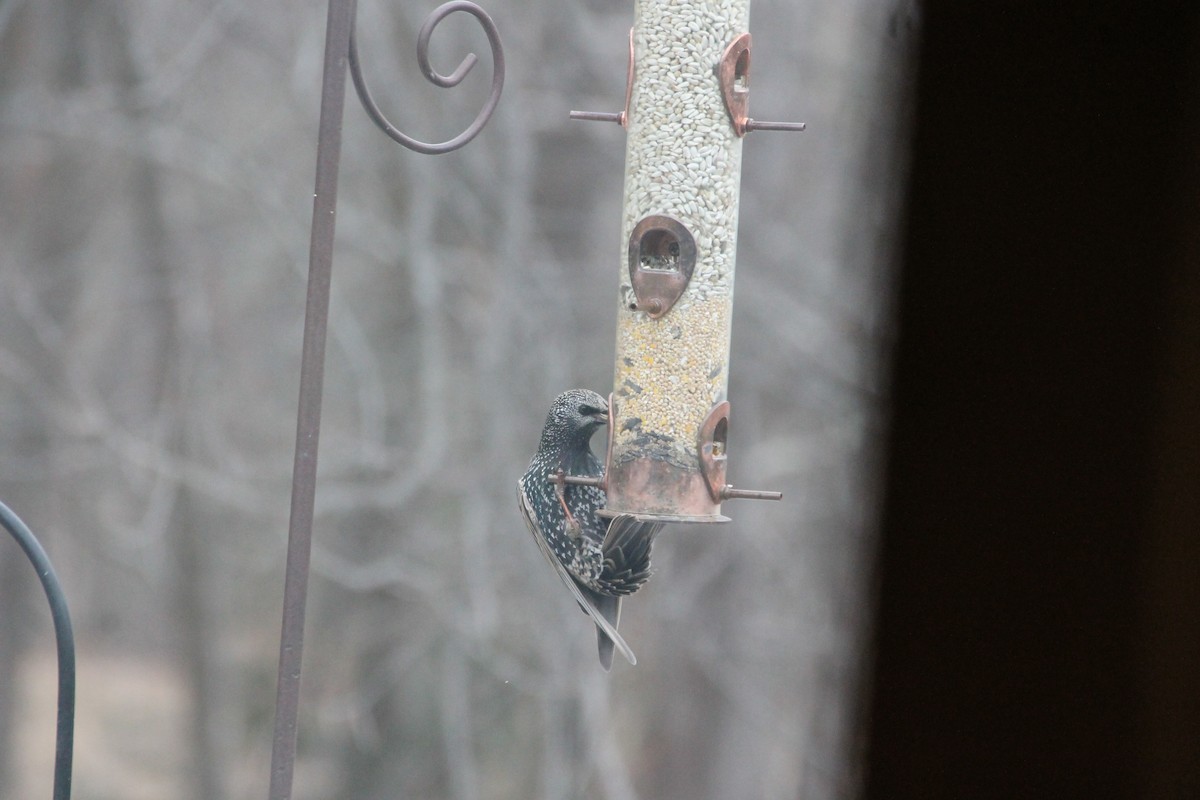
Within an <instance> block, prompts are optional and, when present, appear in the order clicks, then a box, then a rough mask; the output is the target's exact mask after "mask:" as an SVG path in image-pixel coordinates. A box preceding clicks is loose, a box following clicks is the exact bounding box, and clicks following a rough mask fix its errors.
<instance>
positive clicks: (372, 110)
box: [350, 0, 504, 155]
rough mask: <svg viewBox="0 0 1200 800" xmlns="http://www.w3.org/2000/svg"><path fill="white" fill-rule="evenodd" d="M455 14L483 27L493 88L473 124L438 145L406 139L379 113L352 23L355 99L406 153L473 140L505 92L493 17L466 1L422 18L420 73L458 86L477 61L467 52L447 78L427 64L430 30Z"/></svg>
mask: <svg viewBox="0 0 1200 800" xmlns="http://www.w3.org/2000/svg"><path fill="white" fill-rule="evenodd" d="M455 11H465V12H466V13H468V14H470V15H471V16H473V17H475V19H477V20H479V24H480V25H481V26H482V27H483V30H484V33H486V34H487V37H488V45H489V46H490V47H491V49H492V89H491V92H490V93H489V94H488V98H487V102H485V103H484V104H483V108H481V109H480V110H479V114H478V115H476V117H475V120H474V122H472V123H471V125H470V126H469V127H468V128H467V129H466V130H465V131H463V132H462V133H460V134H459V135H458V136H455V137H454V138H453V139H449V140H447V141H445V142H442V143H440V144H427V143H425V142H421V141H418V140H416V139H414V138H412V137H411V136H408V135H407V134H405V133H403V132H401V131H400V130H399V129H398V128H397V127H396V126H395V125H393V124H392V123H391V122H390V121H388V118H387V117H385V116H384V115H383V112H382V111H380V110H379V106H378V105H377V104H376V103H375V99H374V98H373V97H372V96H371V91H370V90H369V89H368V88H367V81H366V78H364V77H363V74H362V66H361V64H360V63H359V59H358V37H357V36H356V35H355V30H356V29H357V27H358V26H357V24H355V23H353V22H352V23H351V28H350V77H351V78H352V79H353V80H354V88H355V90H356V91H357V92H358V99H359V100H361V101H362V104H363V108H365V109H366V111H367V115H368V116H369V117H370V118H371V120H372V121H373V122H374V123H375V124H376V125H378V126H379V129H380V130H382V131H383V132H384V133H386V134H387V135H388V136H390V137H391V138H392V139H394V140H395V141H397V142H399V143H400V144H402V145H404V146H405V147H407V148H408V149H409V150H415V151H417V152H418V153H424V154H425V155H439V154H441V153H449V152H450V151H452V150H457V149H458V148H460V147H462V146H463V145H465V144H466V143H467V142H469V141H471V140H472V139H474V138H475V136H476V135H477V134H478V133H479V132H480V131H481V130H483V126H484V125H486V124H487V122H488V120H489V119H491V116H492V112H493V111H495V110H496V104H497V103H499V102H500V92H501V91H502V90H503V89H504V48H503V47H502V46H501V44H500V32H499V31H497V30H496V23H494V22H492V18H491V17H489V16H488V14H487V12H486V11H484V10H483V9H482V8H480V7H479V6H477V5H475V4H474V3H471V2H467V0H455V2H451V3H445V4H443V5H441V6H438V7H437V8H436V9H434V11H433V12H432V13H431V14H430V15H429V16H428V17H426V18H425V22H424V24H423V25H421V30H420V32H419V33H418V34H417V63H418V64H420V65H421V72H422V73H424V75H425V77H426V78H428V79H429V82H430V83H433V84H434V85H436V86H440V87H442V88H443V89H449V88H452V87H455V86H457V85H458V84H459V83H461V82H462V79H463V78H465V77H466V76H467V73H469V72H470V71H471V68H472V67H474V66H475V64H476V62H478V61H479V59H478V58H477V57H476V56H475V54H474V53H468V54H467V55H466V57H465V58H463V60H462V61H461V62H459V65H458V67H457V68H456V69H455V70H454V72H451V73H450V74H449V75H442V74H441V73H439V72H438V71H437V70H435V69H434V68H433V65H432V64H430V63H429V39H430V37H431V36H433V30H434V28H436V27H437V26H438V23H439V22H441V21H442V20H443V19H445V18H446V17H448V16H450V15H451V14H453V13H454V12H455Z"/></svg>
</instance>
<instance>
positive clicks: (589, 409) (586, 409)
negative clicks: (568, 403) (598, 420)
mask: <svg viewBox="0 0 1200 800" xmlns="http://www.w3.org/2000/svg"><path fill="white" fill-rule="evenodd" d="M579 413H580V414H581V415H583V416H585V417H594V416H596V415H597V414H603V413H604V409H602V408H596V407H595V406H589V405H587V404H584V405H581V406H580V407H579Z"/></svg>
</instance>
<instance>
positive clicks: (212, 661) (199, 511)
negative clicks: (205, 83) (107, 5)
mask: <svg viewBox="0 0 1200 800" xmlns="http://www.w3.org/2000/svg"><path fill="white" fill-rule="evenodd" d="M131 13H133V12H132V11H131V10H130V9H129V7H128V6H127V5H126V4H122V5H121V7H120V9H119V13H118V14H117V15H114V16H113V17H112V18H110V19H109V22H110V24H109V25H108V26H107V27H108V28H109V33H110V35H111V36H112V40H113V41H112V44H111V52H112V53H113V56H114V59H115V61H116V70H117V73H118V83H119V86H120V91H121V102H122V105H123V106H124V111H125V114H126V115H127V116H128V119H129V120H130V121H131V122H132V123H133V129H134V131H135V132H136V134H137V136H138V137H139V140H140V147H139V148H138V149H139V150H140V151H141V153H142V154H143V155H142V157H135V158H133V159H132V160H131V161H130V169H131V174H130V176H129V183H130V187H131V198H132V201H133V208H132V213H133V218H134V225H135V229H134V236H135V241H136V246H135V247H134V249H133V252H135V253H137V254H138V257H139V260H140V263H138V264H136V265H134V268H135V270H136V271H137V273H140V274H141V275H142V276H144V279H143V280H142V281H139V283H140V284H141V285H142V287H143V291H147V292H148V293H149V295H150V296H151V297H152V298H154V299H156V301H157V302H154V303H152V304H151V305H150V307H149V311H150V314H152V315H153V316H152V317H151V318H150V319H147V320H146V323H147V324H148V325H149V326H150V328H151V330H153V331H157V334H158V335H157V358H156V359H155V360H154V361H153V362H152V367H153V370H154V374H155V375H156V376H157V377H156V378H155V383H157V386H158V391H157V401H158V402H157V405H158V408H157V412H158V416H159V423H160V424H161V425H162V426H164V428H165V432H164V434H163V436H162V443H163V446H164V447H165V449H166V452H167V455H168V457H175V458H177V459H179V460H181V461H185V462H186V461H188V460H190V457H191V456H192V455H193V454H192V452H191V451H192V446H191V435H190V425H191V417H192V414H194V413H196V412H197V409H198V406H196V405H194V404H190V403H188V400H189V398H192V397H194V396H195V395H194V388H195V387H193V386H192V371H193V367H194V365H195V363H196V357H195V353H196V352H198V351H199V350H200V349H201V348H202V347H203V333H204V331H202V330H197V327H199V326H197V325H195V324H194V323H192V322H191V321H192V320H194V319H195V318H196V317H197V312H196V311H195V310H194V309H193V308H189V303H192V304H202V303H203V297H202V296H199V295H197V294H196V293H194V292H190V291H188V289H189V288H190V287H189V286H188V284H187V281H186V274H185V271H186V269H187V263H186V261H185V259H183V258H182V257H180V256H179V255H178V253H176V252H175V251H174V247H173V244H172V235H171V231H170V225H169V223H168V221H167V219H166V216H165V214H164V212H163V194H164V193H163V188H162V185H161V182H160V178H159V173H158V167H157V165H156V163H155V162H154V161H152V160H151V159H150V157H149V153H150V151H151V142H150V128H149V124H148V122H147V119H146V111H145V109H144V108H142V104H141V102H140V99H139V96H138V89H139V88H140V87H141V86H143V85H145V83H146V81H147V80H148V78H149V77H150V76H149V75H147V74H146V73H145V71H144V70H143V69H142V68H141V66H140V65H139V63H138V61H137V58H136V56H135V55H134V53H135V47H134V43H133V41H132V37H133V26H132V25H131V24H130V17H129V15H130V14H131ZM203 516H204V505H203V502H202V500H201V499H200V498H198V497H197V496H196V493H195V491H194V489H193V488H192V487H191V485H190V484H189V482H188V481H187V480H177V481H176V483H175V487H174V502H173V504H172V507H171V514H170V516H169V522H168V524H167V538H166V546H167V571H166V575H167V587H168V588H167V590H168V592H169V594H170V598H171V608H172V610H173V612H174V616H175V619H176V623H177V624H176V625H175V626H174V630H175V633H176V636H177V637H178V650H177V652H178V653H179V654H180V658H179V663H180V666H181V667H182V668H183V670H184V673H185V675H186V684H187V691H188V699H189V701H190V703H189V715H190V716H189V718H188V720H187V722H186V725H185V731H186V741H187V747H186V753H187V760H186V763H187V765H188V776H187V782H188V793H189V794H190V796H191V797H192V798H193V800H223V798H224V797H226V791H225V786H224V780H223V775H224V772H225V769H224V764H223V759H222V750H221V747H220V744H219V739H218V735H219V734H218V719H219V717H220V709H221V705H222V700H221V696H220V692H219V691H218V686H219V679H218V675H217V661H218V658H217V656H218V653H219V639H220V634H219V630H218V628H217V625H218V623H217V620H216V619H214V615H213V613H212V610H211V606H212V603H213V601H214V599H215V586H214V585H213V579H212V568H213V567H212V556H211V552H212V549H213V548H214V547H215V546H216V543H217V542H218V541H219V531H217V530H215V529H212V528H210V529H208V530H205V528H204V525H203V524H202V522H201V520H202V519H203Z"/></svg>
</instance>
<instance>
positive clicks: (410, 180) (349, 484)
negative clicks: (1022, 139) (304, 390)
mask: <svg viewBox="0 0 1200 800" xmlns="http://www.w3.org/2000/svg"><path fill="white" fill-rule="evenodd" d="M435 5H436V3H434V2H430V3H428V4H426V3H380V2H367V1H366V0H364V1H363V2H362V3H360V7H359V31H360V43H361V47H362V51H363V60H364V64H365V69H366V71H367V74H368V79H369V80H370V81H371V82H372V84H373V87H374V90H375V92H376V95H377V98H378V99H379V101H380V103H381V105H383V106H384V108H385V110H386V111H387V112H388V113H389V115H390V116H391V117H392V119H393V120H394V121H396V122H397V124H398V125H399V126H400V127H402V128H403V129H404V130H405V131H406V132H408V133H410V134H412V135H415V136H418V137H419V138H424V139H426V140H440V139H444V138H449V137H450V136H452V135H454V134H455V133H457V132H458V131H459V130H461V129H462V128H463V127H465V125H466V124H467V123H468V122H469V120H470V119H471V118H473V116H474V114H475V113H476V110H477V108H478V106H479V104H480V102H482V98H483V96H484V95H485V93H486V87H487V85H488V82H489V81H490V75H489V66H488V64H489V58H488V55H487V53H488V50H487V43H486V39H485V38H484V36H483V34H482V32H481V31H480V30H479V28H478V26H477V25H476V24H475V23H474V21H473V20H471V19H470V18H469V17H467V16H465V15H455V16H453V17H451V18H450V19H448V20H447V21H446V22H444V23H443V24H442V26H440V27H439V29H438V31H437V34H436V35H435V37H434V41H433V59H434V63H435V65H437V66H438V67H439V68H440V69H441V70H442V71H443V72H446V71H449V70H450V69H451V68H453V66H454V65H456V64H457V63H458V61H459V59H460V58H461V57H462V55H463V54H464V53H465V52H466V51H467V50H468V49H470V50H473V51H474V52H476V53H478V54H479V55H480V57H481V64H480V65H479V67H477V68H476V73H475V74H473V75H472V76H471V78H470V79H469V80H468V81H467V82H466V83H465V84H464V86H463V87H460V88H459V89H457V90H451V91H446V90H438V89H436V88H433V87H431V86H429V85H428V84H426V83H425V82H424V80H423V79H422V78H421V76H420V73H419V70H418V69H417V67H416V64H415V56H414V50H415V38H416V31H417V28H418V27H419V26H420V24H421V21H422V20H423V18H424V17H425V15H426V14H427V13H428V12H429V11H431V10H432V9H433V7H434V6H435ZM485 8H486V9H487V10H488V11H489V12H490V13H491V14H492V16H493V17H494V19H495V20H496V22H497V25H498V26H499V28H500V32H501V36H502V37H503V40H504V44H505V52H506V55H507V61H508V81H507V84H506V86H505V90H504V96H503V98H502V100H501V103H500V106H499V109H498V112H497V114H496V116H495V117H494V118H493V120H492V121H491V123H490V124H489V126H488V127H487V128H486V129H485V130H484V132H483V134H482V135H481V136H480V137H479V138H478V139H477V140H476V141H475V142H473V143H472V144H471V145H469V146H468V147H467V148H466V149H465V150H462V151H460V152H458V153H455V154H452V155H448V156H441V157H427V156H419V155H415V154H413V153H410V152H408V151H406V150H403V149H401V148H399V147H398V146H396V145H394V144H393V143H391V142H390V141H389V140H387V139H386V138H385V137H384V136H383V135H382V134H381V133H379V131H377V130H376V129H375V128H374V127H373V126H372V125H371V124H370V122H369V121H368V120H367V118H366V116H365V115H364V114H363V113H362V112H361V109H360V108H359V106H358V103H357V99H356V98H354V97H353V95H352V93H351V94H350V95H349V96H348V97H347V108H346V121H345V139H344V144H343V156H342V172H341V181H340V193H341V194H340V204H339V211H338V216H339V219H338V231H337V232H338V246H337V250H336V254H335V262H334V275H333V278H334V282H333V290H334V293H333V305H332V318H331V322H330V339H329V349H328V356H327V367H326V389H325V404H324V431H323V434H322V443H321V444H322V446H321V456H320V485H319V487H318V492H317V527H316V531H315V551H314V561H313V569H314V579H313V585H312V594H311V596H310V602H309V615H308V628H307V630H308V635H307V640H306V649H305V659H306V662H305V663H306V666H305V670H306V671H305V675H304V682H303V691H304V695H303V704H302V718H301V735H300V759H301V760H300V764H299V768H298V772H297V779H296V796H297V798H327V797H344V798H357V799H361V800H374V799H376V798H378V799H380V800H382V798H394V797H407V798H454V800H474V799H475V798H531V797H540V798H582V797H587V798H608V799H609V800H630V798H636V797H646V798H651V797H653V798H663V799H664V800H671V799H672V798H733V797H746V798H766V799H767V800H771V799H772V798H795V797H799V796H802V797H805V798H824V797H843V796H848V795H851V794H853V793H854V792H855V791H856V790H857V788H858V786H859V783H860V781H861V777H860V774H859V761H858V758H857V756H858V754H859V750H860V749H861V728H862V725H861V715H862V712H863V708H864V702H865V698H864V687H865V686H867V685H868V684H867V683H866V681H865V676H864V670H863V665H864V661H865V658H866V652H865V647H866V644H867V642H868V639H869V635H868V627H867V623H868V622H869V616H870V595H871V578H872V570H871V566H872V555H873V550H874V548H873V546H874V542H875V534H874V531H875V527H876V517H877V507H878V491H877V486H878V473H879V469H880V445H881V442H882V435H883V432H884V427H885V405H884V403H885V399H886V398H885V397H884V396H883V394H884V389H885V387H886V386H887V375H886V370H887V364H886V356H887V354H888V351H889V342H890V341H891V323H890V307H889V300H888V297H889V293H890V288H891V279H892V271H893V270H892V266H893V262H894V251H895V241H896V231H897V225H896V220H897V213H898V208H899V203H900V200H901V197H902V188H903V178H904V172H905V163H906V148H905V140H906V134H905V131H906V127H907V124H906V118H907V113H906V110H905V109H906V98H907V96H908V94H909V91H908V84H909V80H908V79H909V76H910V75H911V66H912V64H911V62H912V58H911V56H912V53H913V44H914V41H915V37H916V20H915V18H914V15H913V13H912V12H911V9H910V8H909V3H907V2H886V3H873V2H868V0H845V1H839V2H826V3H817V2H813V1H812V0H793V1H792V2H786V3H784V2H769V1H768V0H757V2H756V3H755V4H754V6H753V8H752V14H751V31H752V32H753V35H754V45H755V47H754V64H753V74H754V84H753V86H754V92H753V95H752V105H751V113H752V115H753V116H755V117H756V118H761V119H779V120H804V121H806V122H808V123H809V129H808V131H807V132H805V133H803V134H784V133H769V132H761V133H754V134H752V135H750V136H748V137H747V139H746V142H745V150H744V172H743V182H742V202H741V228H740V230H741V236H740V241H739V245H740V252H739V258H738V263H739V266H740V269H739V276H738V280H737V303H736V312H735V316H734V323H733V325H734V331H733V350H734V356H733V361H732V367H731V385H730V399H731V401H732V403H733V409H734V411H733V431H732V436H731V439H730V451H731V479H732V481H733V482H734V483H735V484H736V485H739V486H746V487H755V488H764V489H777V490H782V491H783V492H784V501H783V502H782V503H778V504H775V503H751V502H734V503H731V504H730V507H729V508H728V509H727V512H728V513H730V514H731V515H732V516H733V517H734V522H733V523H731V524H729V525H726V526H723V527H712V528H703V527H693V528H686V527H678V528H671V529H669V530H668V532H667V534H666V535H665V536H663V537H662V538H661V539H660V540H659V541H660V546H659V547H658V548H657V549H656V554H655V562H656V565H657V576H656V578H655V579H654V580H653V581H651V582H650V584H649V585H648V587H647V588H646V589H645V590H644V591H643V592H642V593H640V594H639V595H638V596H637V597H636V598H634V599H633V600H632V601H631V602H629V603H628V605H627V607H626V614H625V619H624V620H623V624H622V627H623V630H626V631H627V636H628V639H629V641H630V643H631V644H632V646H633V648H634V649H635V651H636V652H637V653H638V656H639V661H640V663H639V665H638V666H637V667H636V668H632V669H631V668H629V667H628V666H627V665H625V664H618V665H616V667H615V668H614V671H613V672H612V674H609V675H606V674H604V673H603V672H602V671H601V670H600V669H599V667H598V666H597V664H596V658H595V654H594V637H593V633H592V630H591V626H590V625H588V624H587V623H586V621H585V619H584V618H583V617H582V616H581V615H580V613H579V611H578V609H576V608H575V607H574V604H573V603H571V602H570V600H569V599H568V596H567V594H566V593H565V592H564V591H563V590H562V587H561V586H560V585H559V584H558V581H557V579H556V578H555V577H554V576H553V574H552V573H551V571H550V570H549V569H548V568H547V567H546V565H545V564H544V563H543V562H542V557H541V555H540V554H539V553H538V552H537V550H536V548H535V547H533V545H532V543H531V542H530V540H529V535H528V534H527V533H526V531H525V530H524V528H523V525H522V522H521V519H520V517H519V515H518V513H517V512H516V510H515V507H514V490H513V484H514V481H515V480H516V478H517V476H518V475H519V474H520V473H521V471H522V470H523V469H524V467H525V464H526V462H527V460H528V458H529V456H530V454H531V453H532V450H533V447H534V444H535V442H536V438H537V433H538V430H539V428H540V426H541V423H542V420H543V418H544V414H545V409H546V408H547V407H548V404H549V402H550V400H551V398H552V397H553V396H554V395H555V394H556V393H557V392H558V391H560V390H562V389H564V388H568V387H572V386H589V387H594V388H596V389H598V390H600V391H602V392H605V391H607V388H608V387H609V386H610V383H611V372H610V370H611V359H612V348H613V338H614V332H613V325H614V319H615V314H614V308H613V300H614V297H615V289H616V286H617V279H616V271H617V269H618V268H619V266H620V263H621V262H620V254H621V252H622V247H623V243H622V242H619V241H618V235H619V227H620V216H619V208H620V203H621V187H622V174H623V168H624V136H623V133H622V131H621V130H620V129H619V128H618V127H617V126H615V125H603V124H595V123H584V122H571V121H569V120H568V119H567V112H568V110H569V109H573V108H574V109H586V110H602V111H615V110H617V109H618V107H619V105H620V103H621V101H622V99H623V91H624V81H625V74H624V73H625V58H626V35H627V31H628V28H629V26H630V24H631V21H632V15H633V9H632V4H631V3H629V2H615V0H572V2H559V1H558V0H536V2H535V1H533V0H521V1H520V2H518V1H517V0H489V1H488V2H486V3H485ZM324 26H325V4H324V3H323V2H319V0H304V2H301V3H283V2H279V1H278V0H267V2H258V3H243V2H230V0H172V2H150V0H123V1H122V0H102V1H101V2H94V1H93V2H84V0H38V2H32V1H30V2H22V0H0V242H2V247H0V498H2V499H3V500H4V501H5V502H6V503H8V504H9V505H10V506H11V507H12V508H13V509H14V510H15V511H16V512H17V513H18V514H20V515H21V516H22V517H23V518H24V519H25V520H26V521H27V522H28V523H29V525H30V526H31V527H32V528H33V530H34V531H35V533H37V534H38V535H39V536H40V537H41V539H42V541H43V544H44V545H45V546H46V548H47V550H48V551H49V553H50V555H51V558H52V559H53V560H54V562H55V564H56V567H57V569H58V571H59V574H60V577H61V578H62V580H63V582H64V585H65V587H66V589H67V591H68V594H69V599H70V601H71V603H72V612H73V614H74V621H75V625H76V631H77V635H78V642H79V667H80V682H79V702H80V704H79V712H78V727H77V759H76V760H77V771H76V781H75V786H76V788H75V794H74V796H75V797H77V798H79V800H104V799H106V798H123V799H124V800H140V799H141V798H146V799H147V800H150V799H151V798H153V799H155V800H157V799H158V798H186V799H190V800H226V799H227V798H230V799H231V798H252V797H261V796H264V795H265V792H266V784H267V777H268V775H267V773H268V770H267V762H268V757H269V750H270V726H271V720H272V714H273V703H274V687H275V676H274V673H275V667H276V660H277V636H278V626H279V613H280V598H281V595H282V561H283V553H284V544H285V541H284V540H285V533H286V528H287V512H288V498H289V488H288V487H289V481H290V477H291V475H290V472H291V456H292V448H293V435H294V427H295V422H294V414H295V404H296V390H297V385H298V364H299V349H300V331H301V325H302V316H303V296H304V285H305V284H304V281H305V271H306V268H307V244H308V232H309V222H310V216H311V202H312V180H313V169H314V152H315V143H316V133H315V132H316V119H317V109H318V94H319V79H320V68H321V55H322V46H323V39H324ZM53 663H54V660H53V650H52V645H51V635H50V627H49V620H48V617H47V615H46V613H45V608H44V602H43V599H42V597H41V596H40V590H39V588H38V586H37V583H36V580H35V578H34V576H33V575H32V571H31V570H30V569H29V567H28V564H27V563H26V562H25V561H24V559H23V557H22V556H21V554H20V552H19V550H18V549H17V548H16V547H15V546H14V545H13V544H12V543H11V542H9V541H7V540H4V541H0V797H21V798H25V797H37V796H46V795H48V794H49V785H50V777H51V769H50V765H51V756H52V752H51V748H52V744H53V722H54V714H53V700H54V679H53Z"/></svg>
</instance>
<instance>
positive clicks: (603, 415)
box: [592, 406, 608, 425]
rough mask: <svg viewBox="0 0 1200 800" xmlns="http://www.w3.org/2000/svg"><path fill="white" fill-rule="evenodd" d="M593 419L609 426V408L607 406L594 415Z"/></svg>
mask: <svg viewBox="0 0 1200 800" xmlns="http://www.w3.org/2000/svg"><path fill="white" fill-rule="evenodd" d="M592 419H594V420H596V421H597V422H599V423H600V424H601V425H607V424H608V406H605V407H604V408H603V409H602V410H600V411H597V412H596V413H595V414H592Z"/></svg>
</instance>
